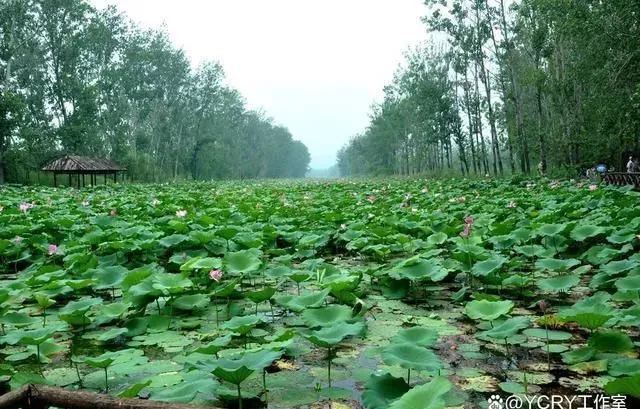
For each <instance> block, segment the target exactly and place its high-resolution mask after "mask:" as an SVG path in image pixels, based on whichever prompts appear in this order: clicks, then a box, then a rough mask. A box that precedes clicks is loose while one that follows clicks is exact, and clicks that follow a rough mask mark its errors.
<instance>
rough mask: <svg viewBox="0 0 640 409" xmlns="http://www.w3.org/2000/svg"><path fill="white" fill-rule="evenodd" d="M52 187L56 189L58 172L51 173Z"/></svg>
mask: <svg viewBox="0 0 640 409" xmlns="http://www.w3.org/2000/svg"><path fill="white" fill-rule="evenodd" d="M53 187H58V172H53Z"/></svg>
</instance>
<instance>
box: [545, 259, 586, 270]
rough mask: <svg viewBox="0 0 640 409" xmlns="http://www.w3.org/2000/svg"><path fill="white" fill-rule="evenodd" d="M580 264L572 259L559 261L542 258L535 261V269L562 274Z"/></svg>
mask: <svg viewBox="0 0 640 409" xmlns="http://www.w3.org/2000/svg"><path fill="white" fill-rule="evenodd" d="M578 264H580V260H576V259H573V258H570V259H565V260H560V259H556V258H544V259H541V260H538V261H536V268H537V269H538V270H541V271H552V272H554V271H555V272H559V273H561V272H564V271H567V270H568V269H570V268H571V267H575V266H577V265H578Z"/></svg>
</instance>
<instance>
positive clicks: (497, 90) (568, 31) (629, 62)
mask: <svg viewBox="0 0 640 409" xmlns="http://www.w3.org/2000/svg"><path fill="white" fill-rule="evenodd" d="M425 4H426V6H427V9H428V12H427V16H426V17H424V18H423V21H424V23H425V25H426V27H427V30H428V32H429V33H441V34H439V35H440V36H442V33H444V35H446V38H447V41H446V44H443V45H440V46H435V45H433V44H432V45H425V46H421V47H418V48H417V49H415V50H412V51H410V52H409V53H408V55H407V60H406V62H405V64H404V65H403V67H402V68H401V69H400V70H399V71H398V72H397V74H396V75H395V77H394V79H393V81H392V82H391V84H390V85H388V86H387V87H386V88H385V93H384V98H383V100H382V101H381V102H379V103H378V104H376V105H375V106H374V108H373V110H372V112H371V120H370V124H369V126H368V127H367V129H366V130H365V131H364V132H363V133H362V134H360V135H357V136H355V137H354V138H352V140H351V141H350V142H349V143H348V144H347V145H346V146H344V147H343V148H342V150H341V151H340V152H339V154H338V164H339V167H340V171H341V174H343V175H370V174H396V175H408V174H416V173H426V172H457V173H462V174H464V175H468V174H482V175H484V174H487V173H491V174H503V173H517V172H521V173H525V174H526V173H533V172H537V170H538V166H540V168H541V169H543V170H544V171H547V170H549V171H550V172H556V173H560V172H561V171H563V172H564V173H565V174H575V172H576V171H577V170H578V169H583V168H588V167H591V166H593V165H594V164H595V163H597V162H607V163H609V164H610V165H613V166H615V167H616V168H618V169H621V168H623V166H624V161H626V159H627V158H626V157H625V156H626V155H627V154H628V152H638V151H639V150H640V149H639V147H640V2H637V1H627V0H607V1H600V0H580V1H578V0H567V1H550V0H516V1H507V0H453V1H451V0H449V1H441V0H426V1H425Z"/></svg>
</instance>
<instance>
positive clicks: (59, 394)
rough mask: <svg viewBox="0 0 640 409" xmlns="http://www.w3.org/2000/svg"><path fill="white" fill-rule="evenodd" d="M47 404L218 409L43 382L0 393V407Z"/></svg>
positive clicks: (69, 408) (29, 408)
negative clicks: (109, 393)
mask: <svg viewBox="0 0 640 409" xmlns="http://www.w3.org/2000/svg"><path fill="white" fill-rule="evenodd" d="M51 406H55V407H57V408H64V409H220V408H216V407H214V406H197V405H184V404H181V403H168V402H158V401H153V400H142V399H125V398H116V397H113V396H110V395H101V394H97V393H90V392H83V391H71V390H67V389H62V388H54V387H52V386H45V385H25V386H23V387H22V388H20V389H18V390H15V391H12V392H9V393H7V394H5V395H1V396H0V409H19V408H22V409H43V408H49V407H51Z"/></svg>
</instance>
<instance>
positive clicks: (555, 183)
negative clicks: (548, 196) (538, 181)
mask: <svg viewBox="0 0 640 409" xmlns="http://www.w3.org/2000/svg"><path fill="white" fill-rule="evenodd" d="M549 187H550V188H551V189H556V188H558V187H560V182H559V181H557V180H554V181H553V182H551V183H549Z"/></svg>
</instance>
